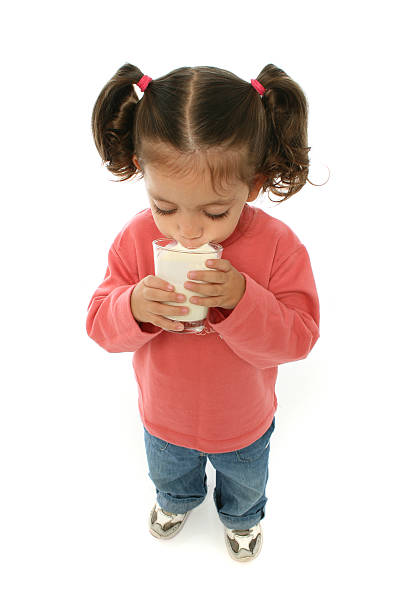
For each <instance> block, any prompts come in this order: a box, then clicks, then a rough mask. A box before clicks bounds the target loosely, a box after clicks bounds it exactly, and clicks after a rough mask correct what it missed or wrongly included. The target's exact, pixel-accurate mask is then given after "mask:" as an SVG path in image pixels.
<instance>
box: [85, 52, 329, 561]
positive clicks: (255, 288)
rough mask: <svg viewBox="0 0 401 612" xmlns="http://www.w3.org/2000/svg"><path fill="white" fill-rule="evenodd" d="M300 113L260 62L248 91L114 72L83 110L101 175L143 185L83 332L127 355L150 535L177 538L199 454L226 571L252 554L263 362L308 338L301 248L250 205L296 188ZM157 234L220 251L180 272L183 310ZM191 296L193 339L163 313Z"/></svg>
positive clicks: (313, 336)
mask: <svg viewBox="0 0 401 612" xmlns="http://www.w3.org/2000/svg"><path fill="white" fill-rule="evenodd" d="M134 84H136V85H138V86H139V88H140V89H141V91H142V92H144V93H143V94H142V97H141V98H140V99H138V96H137V93H136V91H135V88H134V87H133V85H134ZM307 112H308V107H307V101H306V98H305V95H304V93H303V91H302V89H301V88H300V87H299V85H298V84H297V83H296V82H294V81H293V80H292V79H291V78H290V77H289V76H288V75H287V74H286V73H285V72H283V71H282V70H280V69H279V68H277V67H276V66H274V65H272V64H269V65H267V66H266V67H265V68H264V69H263V70H262V71H261V72H260V74H259V75H258V78H257V79H251V80H250V82H248V81H244V80H242V79H241V78H239V77H237V76H235V75H234V74H233V73H231V72H229V71H227V70H222V69H219V68H214V67H210V66H197V67H195V68H189V67H184V68H179V69H177V70H173V71H172V72H170V73H168V74H167V75H165V76H162V77H160V78H158V79H151V78H150V77H148V76H147V75H144V74H143V73H142V72H141V71H140V70H139V69H138V68H137V67H136V66H133V65H131V64H125V65H124V66H122V67H121V68H120V69H119V70H118V71H117V72H116V74H115V75H114V76H113V77H112V78H111V79H110V80H109V82H108V83H107V84H106V85H105V86H104V87H103V89H102V91H101V92H100V94H99V96H98V98H97V100H96V103H95V106H94V109H93V115H92V130H93V136H94V140H95V143H96V147H97V149H98V151H99V154H100V156H101V158H102V160H103V162H107V168H108V170H110V172H112V173H113V174H114V175H116V176H118V177H120V179H121V180H127V179H129V178H130V177H133V176H140V178H143V179H144V181H145V185H146V191H147V194H148V197H149V203H150V208H144V209H143V210H141V211H140V212H138V213H137V214H136V215H135V216H134V217H133V218H132V219H131V220H130V221H129V222H128V223H127V224H126V225H124V227H123V228H122V229H121V231H120V232H119V233H118V234H117V236H116V237H115V239H114V241H113V243H112V245H111V247H110V250H109V253H108V266H107V270H106V274H105V277H104V280H103V282H102V283H101V284H100V285H99V287H98V288H97V289H96V291H95V292H94V294H93V296H92V298H91V300H90V303H89V306H88V314H87V322H86V329H87V333H88V335H89V337H90V338H92V339H93V340H94V341H95V342H96V343H97V344H99V345H100V346H101V347H102V348H104V349H105V350H106V351H108V352H110V353H119V352H125V351H127V352H133V361H132V363H133V368H134V372H135V377H136V381H137V383H138V398H139V400H138V405H139V412H140V417H141V420H142V424H143V427H144V441H145V449H146V455H147V461H148V465H149V474H148V475H149V477H150V478H151V480H152V481H153V483H154V485H155V488H156V503H155V504H154V506H153V508H152V511H151V513H150V518H149V530H150V533H151V534H152V535H154V536H155V537H159V538H163V539H166V538H170V537H172V536H175V535H176V534H177V533H178V532H179V531H180V530H181V528H182V527H183V525H184V522H185V520H186V518H187V516H188V514H189V512H190V511H191V510H192V509H193V508H196V507H197V506H199V505H200V504H201V503H202V502H203V500H204V499H205V497H206V494H207V485H206V480H207V479H206V474H205V467H206V461H207V458H209V460H210V462H211V463H212V465H213V466H214V468H215V469H216V487H215V489H214V494H213V497H214V503H215V505H216V509H217V512H218V515H219V519H220V520H221V522H222V523H223V526H224V536H225V542H226V546H227V550H228V552H229V554H230V556H231V557H232V558H233V559H235V560H238V561H246V560H251V559H254V558H255V557H256V556H257V555H258V554H259V552H260V549H261V546H262V528H261V523H260V522H261V520H262V519H263V518H264V516H265V505H266V502H267V497H266V496H265V489H266V484H267V479H268V458H269V450H270V445H269V442H270V436H271V434H272V433H273V431H274V427H275V412H276V409H277V398H276V394H275V382H276V378H277V367H278V365H279V364H281V363H288V362H291V361H297V360H300V359H305V357H307V355H308V354H309V353H310V351H311V350H312V348H313V346H314V345H315V343H316V341H317V339H318V337H319V300H318V295H317V291H316V286H315V281H314V277H313V273H312V269H311V263H310V260H309V255H308V252H307V250H306V248H305V246H304V245H303V244H302V242H301V241H300V240H299V238H298V237H297V236H296V235H295V233H294V232H293V231H292V230H291V229H290V228H289V227H288V226H287V225H286V224H285V223H283V222H282V221H280V220H278V219H276V218H274V217H272V216H270V215H269V214H267V213H266V212H264V211H263V210H262V209H260V208H258V207H254V206H249V204H248V202H252V201H254V200H255V199H256V198H257V196H258V194H259V192H260V191H261V190H262V191H263V192H266V191H267V190H269V191H271V192H272V193H274V194H276V195H280V194H281V193H284V198H283V200H285V199H287V198H289V197H291V196H292V195H294V194H295V193H297V192H298V191H299V190H300V189H301V188H302V187H303V185H304V184H305V183H306V181H307V180H308V178H307V176H308V169H309V160H308V152H309V150H310V147H308V146H307ZM308 182H310V181H308ZM284 188H285V189H286V191H284ZM165 237H167V238H171V239H174V240H177V242H180V243H181V244H182V245H183V246H185V247H187V248H196V247H198V246H200V245H203V244H205V243H208V242H217V243H219V244H220V245H222V247H223V253H222V258H221V259H212V260H211V261H210V262H207V263H206V266H207V269H205V270H198V271H197V272H196V273H195V274H194V275H192V276H190V275H189V274H188V278H191V279H195V280H197V281H203V282H202V283H193V282H191V281H190V280H188V282H187V283H186V284H185V285H184V286H185V287H187V288H188V289H189V290H191V291H193V292H196V293H197V294H198V297H197V299H196V300H195V298H191V299H190V300H189V303H188V302H187V303H186V304H182V302H183V301H184V302H185V300H186V298H185V296H183V298H181V296H180V295H178V294H177V293H176V292H175V291H174V289H175V288H174V287H170V286H169V284H168V283H167V282H166V281H165V280H163V279H161V278H158V277H157V276H155V275H154V261H153V246H152V241H153V240H156V239H159V238H165ZM171 301H174V302H177V305H176V306H172V305H169V304H167V302H171ZM195 301H196V303H198V304H201V305H204V306H207V307H209V310H208V315H207V321H206V329H205V330H204V332H202V333H199V332H198V333H192V334H191V333H190V334H188V333H185V334H179V333H171V332H172V331H174V330H179V329H180V324H179V322H177V321H175V320H172V319H171V317H172V316H175V317H177V315H180V314H181V313H184V312H187V311H188V310H187V309H188V308H190V306H191V303H195ZM181 328H182V325H181Z"/></svg>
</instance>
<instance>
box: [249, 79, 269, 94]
mask: <svg viewBox="0 0 401 612" xmlns="http://www.w3.org/2000/svg"><path fill="white" fill-rule="evenodd" d="M251 83H252V86H253V87H254V88H255V89H256V91H257V92H258V94H260V95H261V96H263V94H264V93H265V91H266V88H265V87H263V85H262V83H259V81H257V80H256V79H251Z"/></svg>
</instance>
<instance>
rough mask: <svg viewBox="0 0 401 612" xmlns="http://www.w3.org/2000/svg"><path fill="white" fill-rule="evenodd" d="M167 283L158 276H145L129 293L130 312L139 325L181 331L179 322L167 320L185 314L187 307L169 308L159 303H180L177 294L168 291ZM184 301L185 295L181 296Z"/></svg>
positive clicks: (181, 325) (182, 327)
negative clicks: (151, 325)
mask: <svg viewBox="0 0 401 612" xmlns="http://www.w3.org/2000/svg"><path fill="white" fill-rule="evenodd" d="M168 285H169V283H168V282H167V281H165V280H163V279H162V278H159V277H158V276H152V275H149V276H146V277H145V278H143V279H142V280H141V281H140V282H139V283H138V284H137V285H136V287H134V289H133V290H132V293H131V312H132V314H133V317H134V319H135V320H136V321H138V322H139V323H141V322H142V323H146V322H149V323H153V325H156V326H158V327H161V328H162V329H164V330H166V331H169V330H174V331H182V330H183V329H184V326H183V324H182V323H180V322H179V321H174V320H172V319H169V318H168V317H169V315H170V316H179V315H180V314H187V312H188V307H187V306H179V305H178V304H177V306H171V305H170V304H161V303H160V302H180V301H181V300H178V299H177V298H178V295H180V294H178V293H174V291H170V290H168V288H167V287H168ZM181 295H182V294H181ZM183 297H184V300H183V301H185V299H186V297H185V295H184V296H183Z"/></svg>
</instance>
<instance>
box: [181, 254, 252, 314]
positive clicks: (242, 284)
mask: <svg viewBox="0 0 401 612" xmlns="http://www.w3.org/2000/svg"><path fill="white" fill-rule="evenodd" d="M205 265H206V266H208V267H209V268H213V270H196V271H194V272H188V278H189V277H190V275H192V274H193V275H194V276H192V278H193V279H195V280H200V281H206V283H205V284H204V283H191V282H186V283H185V284H184V287H185V288H186V289H189V290H190V291H193V292H194V293H200V294H202V295H204V296H207V297H191V298H190V300H189V301H190V302H191V303H193V304H199V305H201V306H209V307H210V306H220V308H227V309H229V310H231V309H233V308H235V307H236V305H237V304H238V302H239V301H240V299H241V298H242V296H243V295H244V293H245V288H246V280H245V276H244V275H243V274H241V272H238V270H237V269H236V268H234V266H232V265H231V263H230V262H229V261H228V259H210V260H207V261H206V262H205Z"/></svg>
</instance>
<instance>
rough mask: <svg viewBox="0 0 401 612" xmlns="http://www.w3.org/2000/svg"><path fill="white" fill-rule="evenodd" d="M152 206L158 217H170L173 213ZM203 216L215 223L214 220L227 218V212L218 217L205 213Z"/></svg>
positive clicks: (172, 211)
mask: <svg viewBox="0 0 401 612" xmlns="http://www.w3.org/2000/svg"><path fill="white" fill-rule="evenodd" d="M153 206H154V207H155V210H156V212H157V213H158V214H159V215H171V214H172V213H174V212H175V210H162V209H161V208H158V206H156V204H154V205H153ZM205 215H206V216H207V217H209V218H210V219H213V221H216V219H222V218H223V217H227V216H228V210H226V212H223V213H221V214H220V215H210V214H209V213H207V212H205Z"/></svg>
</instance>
